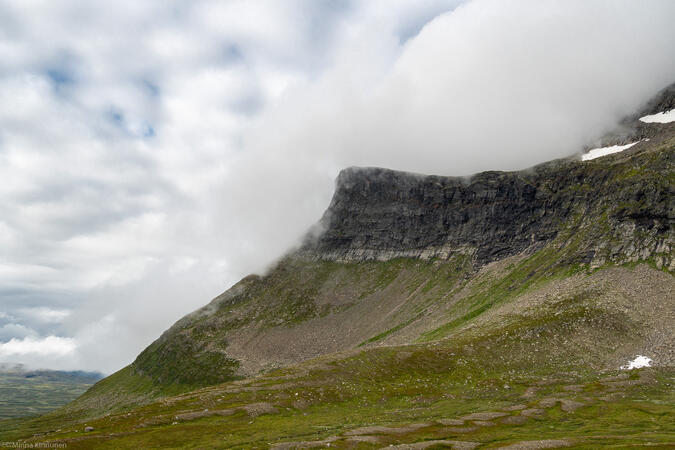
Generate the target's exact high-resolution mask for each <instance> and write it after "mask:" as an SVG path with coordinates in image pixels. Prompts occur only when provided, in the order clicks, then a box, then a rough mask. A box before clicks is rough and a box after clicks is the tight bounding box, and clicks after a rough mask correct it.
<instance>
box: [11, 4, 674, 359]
mask: <svg viewBox="0 0 675 450" xmlns="http://www.w3.org/2000/svg"><path fill="white" fill-rule="evenodd" d="M674 13H675V6H674V5H673V3H672V2H668V1H647V2H640V3H636V2H628V1H616V2H612V3H611V4H609V3H608V2H604V1H566V2H554V1H550V0H544V1H525V2H522V1H521V2H515V1H508V0H506V1H501V0H500V1H496V0H475V1H471V2H459V1H453V0H428V1H423V2H418V1H406V0H375V1H371V2H353V1H338V2H336V1H315V0H293V1H288V2H284V3H283V6H281V4H280V3H279V2H276V1H272V0H269V1H267V0H263V1H256V2H250V1H230V2H218V1H207V0H198V1H194V2H183V1H178V0H174V1H169V2H136V1H131V0H122V1H121V2H114V3H110V2H108V3H100V2H95V3H86V4H83V3H82V2H76V1H74V0H59V1H32V2H24V1H6V2H0V179H2V180H3V182H2V183H1V184H0V217H1V218H2V219H0V247H1V248H2V249H3V251H2V253H1V254H0V286H2V288H1V289H0V304H2V307H3V313H4V314H6V316H5V317H0V319H2V321H3V323H5V325H3V327H6V328H3V330H4V331H3V333H4V334H0V345H3V346H5V345H9V343H12V345H11V347H3V348H5V350H4V353H0V361H7V362H24V363H27V364H32V363H39V364H43V363H40V361H44V364H47V363H49V364H50V367H56V368H73V369H95V370H103V371H107V372H111V371H113V370H116V369H118V368H120V367H121V366H122V365H123V364H126V363H128V362H130V361H131V360H133V358H134V357H135V355H136V354H137V353H138V352H139V351H140V350H142V348H143V347H144V346H146V345H147V344H149V343H150V342H151V341H152V340H153V339H154V338H156V337H157V336H159V334H160V333H161V332H162V331H163V330H164V329H166V328H167V327H168V326H169V325H170V324H171V323H172V322H174V321H175V320H177V319H178V318H179V317H181V316H182V315H183V314H185V313H188V312H190V311H191V310H193V309H195V308H197V307H199V306H201V305H203V304H205V303H206V302H208V300H209V299H210V298H211V297H213V296H215V295H217V294H218V293H219V292H221V291H222V290H224V289H225V288H227V287H228V285H230V284H232V283H234V282H235V281H237V280H238V279H239V278H240V277H241V276H243V275H246V274H247V273H249V272H252V271H261V270H264V268H265V266H266V265H267V264H269V263H270V262H271V261H273V260H274V259H275V258H276V257H278V256H279V255H280V254H282V253H283V252H284V251H286V250H287V249H288V248H289V247H291V246H292V245H294V243H296V242H297V239H298V238H299V237H300V236H301V235H302V234H303V233H304V232H305V231H306V230H307V228H308V227H309V226H310V225H311V224H313V223H314V222H315V221H316V220H317V219H318V218H319V217H320V215H321V213H322V212H323V210H324V209H325V207H326V206H327V204H328V201H329V199H330V196H331V193H332V188H333V179H334V177H335V176H336V174H337V172H338V171H339V169H341V168H343V167H346V166H350V165H377V166H385V167H391V168H397V169H404V170H412V171H419V172H433V173H439V174H447V175H464V174H470V173H472V172H476V171H479V170H484V169H516V168H523V167H527V166H529V165H532V164H535V163H537V162H541V161H545V160H548V159H551V158H554V157H560V156H566V155H569V154H573V153H575V152H578V151H579V150H580V148H581V146H582V145H584V144H586V143H588V142H589V141H592V140H594V139H596V138H597V137H598V136H599V135H601V134H602V133H603V131H605V130H607V129H609V128H610V127H612V126H613V125H614V124H615V123H616V122H617V120H618V119H619V118H620V117H621V116H622V115H623V114H626V113H629V112H631V111H632V110H633V109H634V108H636V107H638V106H639V105H640V104H641V102H643V101H644V100H646V99H647V98H648V97H649V96H650V95H652V94H653V93H654V92H656V91H657V90H658V89H659V88H661V87H663V86H664V85H666V84H668V83H670V82H671V81H673V77H674V75H675V61H674V60H673V58H672V57H671V55H672V54H673V53H674V50H675V48H673V47H674V46H675V44H674V43H675V35H674V33H675V30H674V29H673V27H672V26H670V23H669V19H670V18H671V17H673V16H674ZM45 36H49V39H45ZM10 316H11V317H10ZM84 324H89V325H84ZM10 325H11V326H10ZM12 338H14V339H12ZM29 338H30V340H27V339H29ZM47 339H51V341H50V342H52V344H50V345H54V346H55V347H54V352H53V353H52V356H53V357H52V358H47V359H45V358H46V357H45V358H43V359H42V360H40V359H39V355H37V354H36V353H31V352H29V351H26V352H24V353H20V352H18V351H11V352H10V351H9V350H7V349H9V348H12V349H18V348H24V349H31V348H35V345H36V344H35V343H36V342H46V340H47ZM59 339H60V340H61V341H60V340H59ZM58 343H60V345H61V347H60V348H61V349H64V348H68V349H69V350H68V351H67V352H65V351H58V348H59V347H58V345H57V344H58ZM22 346H23V347H22ZM45 348H48V347H45ZM31 355H32V356H31ZM102 355H103V356H102Z"/></svg>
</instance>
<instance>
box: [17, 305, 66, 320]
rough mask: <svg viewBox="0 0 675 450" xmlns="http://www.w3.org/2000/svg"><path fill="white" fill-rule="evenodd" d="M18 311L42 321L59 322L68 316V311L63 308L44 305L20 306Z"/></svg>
mask: <svg viewBox="0 0 675 450" xmlns="http://www.w3.org/2000/svg"><path fill="white" fill-rule="evenodd" d="M18 312H19V313H20V314H22V315H24V316H29V317H31V318H33V319H35V320H37V321H39V322H43V323H60V322H62V321H63V320H64V319H65V318H66V317H68V316H70V313H71V312H70V311H68V310H64V309H52V308H48V307H46V306H40V307H34V308H20V309H19V310H18Z"/></svg>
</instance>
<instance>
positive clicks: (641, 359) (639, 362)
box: [621, 355, 652, 370]
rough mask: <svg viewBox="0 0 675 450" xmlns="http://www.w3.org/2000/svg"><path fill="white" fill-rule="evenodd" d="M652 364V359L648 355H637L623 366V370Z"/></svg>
mask: <svg viewBox="0 0 675 450" xmlns="http://www.w3.org/2000/svg"><path fill="white" fill-rule="evenodd" d="M651 365H652V359H651V358H647V357H646V356H642V355H637V357H636V358H635V359H634V360H632V361H631V362H629V363H628V364H626V365H625V366H621V368H622V369H623V370H631V369H639V368H641V367H649V366H651Z"/></svg>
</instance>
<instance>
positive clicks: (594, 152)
mask: <svg viewBox="0 0 675 450" xmlns="http://www.w3.org/2000/svg"><path fill="white" fill-rule="evenodd" d="M639 142H640V141H638V142H633V143H632V144H626V145H612V146H610V147H600V148H592V149H590V150H589V151H588V153H586V154H583V155H581V160H582V161H589V160H591V159H595V158H600V157H601V156H607V155H611V154H612V153H619V152H622V151H624V150H626V149H628V148H631V147H632V146H634V145H635V144H637V143H639Z"/></svg>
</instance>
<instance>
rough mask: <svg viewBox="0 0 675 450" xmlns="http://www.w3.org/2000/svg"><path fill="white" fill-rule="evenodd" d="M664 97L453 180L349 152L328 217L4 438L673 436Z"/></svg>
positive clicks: (386, 441)
mask: <svg viewBox="0 0 675 450" xmlns="http://www.w3.org/2000/svg"><path fill="white" fill-rule="evenodd" d="M673 98H675V89H673V87H672V86H671V87H670V88H667V89H666V90H664V91H662V92H661V93H660V94H659V95H658V96H657V97H656V98H655V99H653V100H652V101H651V102H649V103H648V104H647V106H646V107H645V108H644V109H643V110H642V111H638V112H636V114H635V115H633V116H632V117H630V118H627V119H626V120H625V121H624V123H623V124H622V127H621V129H620V130H619V131H617V133H615V134H612V135H608V136H607V137H606V138H605V139H604V140H603V142H602V143H601V145H607V146H612V145H618V144H627V143H634V145H632V146H631V147H630V148H628V149H625V150H624V151H621V152H618V153H614V154H610V155H608V156H604V157H600V158H596V159H590V160H586V161H581V160H580V158H579V157H578V156H575V157H570V158H567V159H562V160H556V161H551V162H549V163H545V164H542V165H539V166H536V167H533V168H531V169H528V170H524V171H518V172H495V171H493V172H484V173H480V174H477V175H475V176H472V177H465V178H457V177H442V176H425V175H420V174H411V173H405V172H398V171H392V170H387V169H380V168H349V169H345V170H344V171H342V172H341V173H340V175H339V176H338V178H337V181H336V187H335V194H334V196H333V199H332V201H331V203H330V205H329V207H328V209H327V211H326V212H325V214H324V215H323V217H322V218H321V219H320V221H319V223H318V224H317V225H316V226H315V227H314V228H313V229H312V230H310V232H309V233H308V235H307V237H306V239H305V240H304V241H303V243H302V244H301V245H300V246H299V247H298V248H297V249H295V250H293V251H292V252H290V253H289V254H287V255H285V256H284V257H283V258H281V259H280V260H279V261H278V262H277V263H276V264H275V265H274V266H273V267H272V268H271V269H270V270H269V271H268V273H266V274H264V275H260V276H259V275H251V276H248V277H246V278H244V279H243V280H241V281H240V282H239V283H237V284H236V285H234V286H233V287H232V288H230V289H229V290H227V291H226V292H224V293H223V294H221V295H220V296H218V297H216V298H215V299H213V300H212V301H211V302H210V303H209V304H207V305H206V306H204V307H203V308H200V309H198V310H197V311H195V312H193V313H192V314H189V315H188V316H186V317H184V318H182V319H181V320H179V321H178V322H177V323H176V324H174V325H173V326H172V327H171V328H170V329H168V330H167V331H166V332H164V333H163V334H162V336H160V337H159V338H158V339H157V340H156V341H155V342H153V343H152V344H151V345H150V346H149V347H148V348H146V349H145V350H144V351H143V352H142V353H141V354H140V355H139V356H138V357H137V358H136V360H135V361H134V362H133V363H132V364H131V365H129V366H128V367H126V368H124V369H122V370H121V371H119V372H117V373H115V374H113V375H111V376H110V377H108V378H106V379H104V380H101V381H99V382H98V383H97V384H96V385H95V386H93V387H92V388H91V389H90V390H89V391H87V393H85V394H84V395H83V396H81V397H80V398H79V399H77V400H76V401H75V402H73V403H71V404H69V405H68V406H66V407H64V408H62V409H61V410H59V411H56V412H54V413H52V414H48V415H46V416H44V417H42V418H39V419H34V420H32V421H23V422H11V423H5V425H4V429H6V431H5V432H0V439H5V440H9V439H16V438H19V437H26V436H30V435H31V434H34V433H47V434H44V435H43V434H40V436H38V437H34V438H32V439H33V440H34V441H40V440H49V441H53V442H59V443H68V445H69V446H73V447H74V448H93V447H101V448H105V447H108V448H178V447H184V446H192V447H195V448H231V447H235V448H252V447H257V448H267V447H269V446H273V447H274V448H308V447H320V446H322V447H325V446H328V445H330V446H333V447H339V448H356V447H358V448H378V447H382V446H388V445H390V444H391V445H399V444H400V445H403V447H399V448H428V447H430V446H436V448H443V447H446V448H448V447H453V448H475V447H477V446H485V447H486V448H490V447H499V446H507V445H515V447H512V448H553V447H556V446H557V447H560V446H580V447H584V448H597V447H598V446H600V445H603V446H604V445H609V446H616V447H622V446H624V445H627V444H628V443H631V444H636V445H638V444H639V445H647V444H649V445H653V446H657V447H658V446H659V445H660V446H661V448H666V447H667V446H668V445H670V444H672V443H673V442H675V430H673V428H672V423H675V408H674V407H673V405H675V389H673V382H674V380H675V344H674V343H675V331H674V330H675V279H674V278H673V272H674V271H675V260H674V258H673V256H674V254H673V253H674V252H673V244H674V240H675V233H674V224H675V202H674V201H673V199H674V198H675V195H674V190H675V177H674V175H673V174H674V173H675V172H674V170H673V163H674V160H675V123H673V122H671V123H644V122H641V121H640V120H639V118H640V117H642V116H644V115H647V114H653V113H658V112H660V111H662V109H660V108H662V107H663V106H664V105H666V106H667V105H671V106H672V104H673ZM631 365H632V366H644V365H651V367H643V368H639V369H635V370H628V368H629V367H632V366H631ZM622 367H624V368H625V369H622ZM85 427H92V428H93V429H91V430H89V431H87V432H85V431H84V430H85ZM0 429H3V423H2V422H0ZM87 429H89V428H87Z"/></svg>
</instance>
